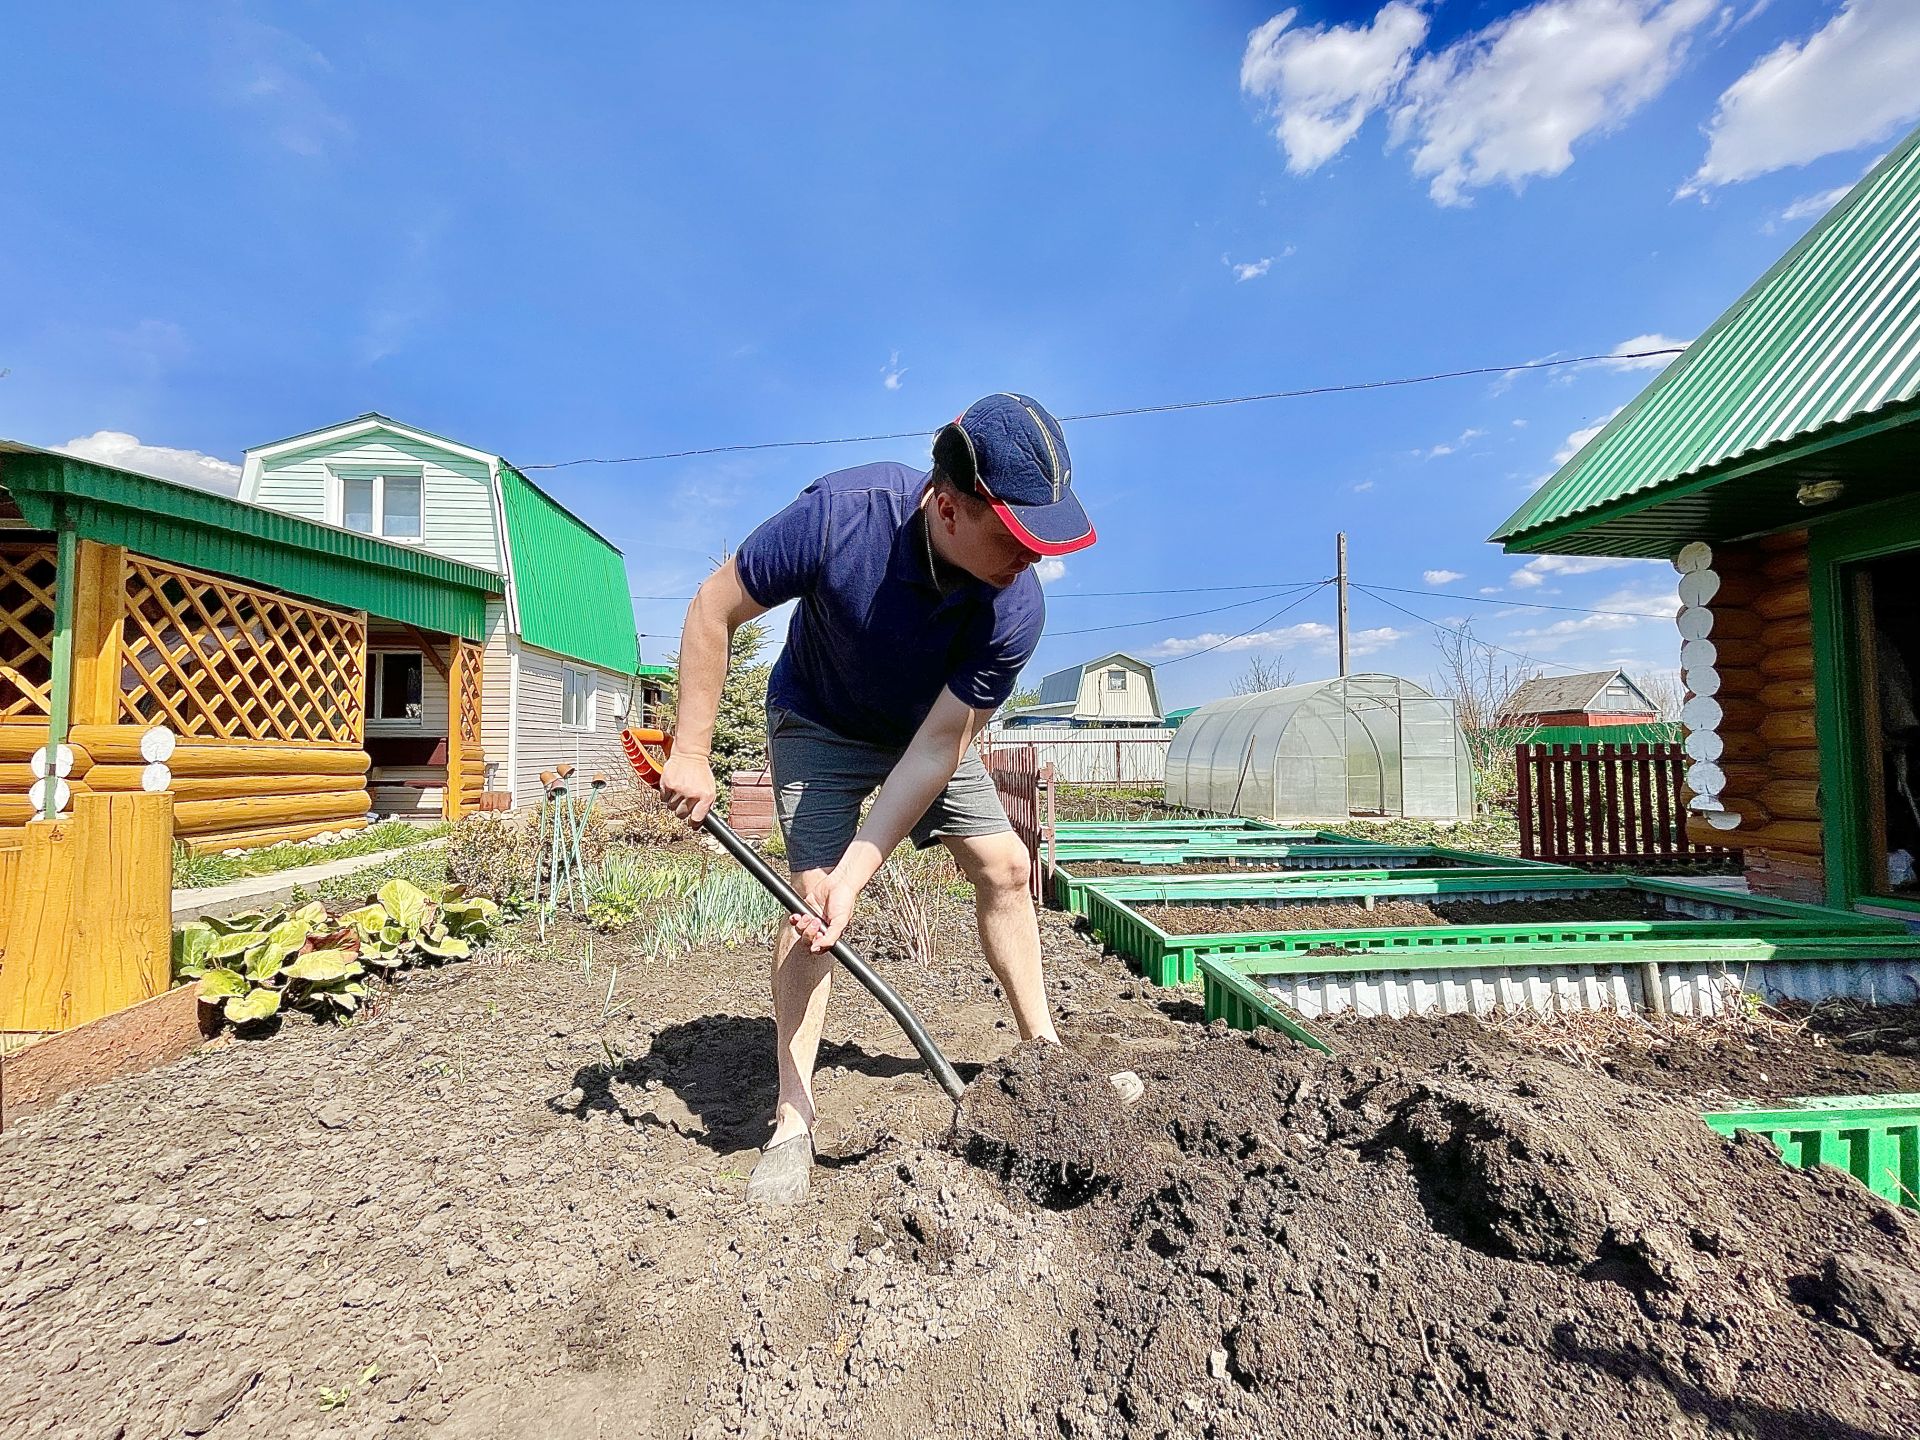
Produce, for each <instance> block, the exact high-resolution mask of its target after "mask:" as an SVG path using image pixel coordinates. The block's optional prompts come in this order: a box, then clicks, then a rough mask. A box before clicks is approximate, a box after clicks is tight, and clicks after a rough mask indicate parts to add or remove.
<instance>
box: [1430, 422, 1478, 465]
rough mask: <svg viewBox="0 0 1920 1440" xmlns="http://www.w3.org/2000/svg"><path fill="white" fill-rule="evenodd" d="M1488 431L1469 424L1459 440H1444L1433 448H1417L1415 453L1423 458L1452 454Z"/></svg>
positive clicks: (1433, 458)
mask: <svg viewBox="0 0 1920 1440" xmlns="http://www.w3.org/2000/svg"><path fill="white" fill-rule="evenodd" d="M1486 433H1487V432H1486V431H1484V430H1476V429H1474V428H1472V427H1471V426H1469V427H1468V428H1467V429H1465V430H1462V431H1461V432H1460V437H1459V438H1458V439H1457V440H1442V441H1441V442H1440V443H1439V444H1438V445H1435V446H1434V447H1433V448H1432V449H1431V450H1416V451H1414V452H1413V453H1414V455H1415V456H1417V457H1418V458H1420V459H1422V460H1437V459H1439V458H1440V457H1441V456H1442V455H1451V454H1453V452H1454V451H1456V450H1460V449H1464V448H1465V447H1466V446H1468V445H1471V444H1472V443H1473V442H1474V441H1475V440H1478V439H1480V438H1481V437H1482V436H1484V435H1485V434H1486Z"/></svg>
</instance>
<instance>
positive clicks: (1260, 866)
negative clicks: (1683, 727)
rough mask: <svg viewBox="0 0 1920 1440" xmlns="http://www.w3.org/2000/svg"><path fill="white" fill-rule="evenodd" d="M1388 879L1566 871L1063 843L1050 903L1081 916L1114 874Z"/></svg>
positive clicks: (1397, 850)
mask: <svg viewBox="0 0 1920 1440" xmlns="http://www.w3.org/2000/svg"><path fill="white" fill-rule="evenodd" d="M1330 871H1333V872H1338V874H1339V876H1340V877H1341V878H1343V879H1382V880H1384V879H1388V878H1390V877H1391V876H1392V875H1395V874H1418V873H1422V872H1435V871H1438V872H1445V873H1449V874H1460V875H1465V874H1472V875H1476V876H1485V877H1489V878H1491V877H1493V876H1499V875H1525V874H1537V873H1540V872H1543V871H1544V872H1546V873H1567V872H1566V870H1565V867H1563V866H1558V865H1549V864H1547V863H1546V862H1545V861H1540V860H1520V859H1516V858H1515V857H1513V856H1510V855H1489V854H1484V853H1482V852H1480V851H1477V850H1453V849H1449V848H1447V847H1445V846H1440V845H1357V844H1334V843H1324V844H1323V843H1309V844H1271V843H1246V844H1241V845H1236V846H1231V847H1216V846H1214V845H1212V844H1209V843H1199V844H1196V845H1193V846H1138V847H1134V846H1129V847H1124V848H1118V847H1116V848H1112V849H1108V848H1104V847H1099V846H1087V845H1062V846H1060V847H1059V849H1058V850H1057V851H1056V852H1055V858H1054V866H1053V896H1054V903H1055V904H1057V905H1058V906H1059V907H1060V908H1061V909H1063V910H1066V911H1067V912H1068V913H1070V914H1074V915H1084V914H1086V913H1087V909H1086V889H1087V887H1088V886H1089V885H1093V884H1096V883H1097V884H1104V883H1106V882H1107V881H1109V880H1114V879H1148V880H1157V879H1184V878H1186V877H1189V876H1195V875H1225V874H1235V875H1237V874H1272V875H1278V874H1285V875H1290V876H1292V877H1294V878H1295V879H1307V878H1329V877H1328V872H1330Z"/></svg>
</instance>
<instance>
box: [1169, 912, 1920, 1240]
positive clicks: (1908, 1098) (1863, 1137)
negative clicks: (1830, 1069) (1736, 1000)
mask: <svg viewBox="0 0 1920 1440" xmlns="http://www.w3.org/2000/svg"><path fill="white" fill-rule="evenodd" d="M1852 943H1862V942H1860V941H1857V940H1856V941H1854V942H1852ZM1545 948H1546V947H1543V950H1542V952H1540V955H1543V954H1544V952H1545ZM1553 948H1559V947H1553ZM1568 948H1573V947H1568ZM1662 948H1666V947H1664V946H1663V947H1662ZM1680 948H1685V949H1687V950H1689V951H1690V952H1691V953H1692V955H1693V957H1694V958H1696V959H1697V958H1698V954H1699V949H1700V947H1698V946H1687V947H1680ZM1769 948H1771V947H1769ZM1917 948H1920V945H1917ZM1635 953H1636V955H1637V954H1638V953H1639V952H1638V951H1637V950H1636V952H1635ZM1540 955H1535V956H1533V957H1531V958H1540ZM1317 958H1318V957H1316V959H1317ZM1597 958H1598V957H1597V956H1591V957H1589V959H1588V960H1587V961H1583V962H1581V963H1594V962H1595V961H1597ZM1616 959H1617V957H1616ZM1256 963H1258V962H1255V961H1227V960H1222V959H1219V958H1218V957H1215V956H1204V957H1202V958H1201V961H1200V969H1201V974H1202V976H1203V978H1204V980H1205V1010H1206V1017H1207V1019H1208V1020H1209V1021H1213V1020H1225V1021H1226V1022H1227V1023H1228V1024H1229V1025H1231V1026H1233V1027H1234V1028H1235V1029H1236V1030H1254V1029H1258V1028H1261V1027H1265V1028H1268V1029H1272V1030H1278V1031H1280V1032H1282V1033H1283V1034H1285V1035H1288V1036H1290V1037H1292V1038H1293V1039H1294V1040H1296V1041H1298V1042H1299V1043H1300V1044H1302V1045H1305V1046H1308V1047H1309V1048H1311V1049H1314V1050H1318V1051H1320V1052H1322V1053H1323V1054H1327V1055H1331V1054H1333V1053H1334V1051H1333V1046H1332V1045H1331V1044H1329V1043H1328V1042H1327V1041H1326V1040H1324V1039H1323V1038H1321V1037H1320V1036H1319V1035H1317V1034H1315V1033H1314V1031H1313V1030H1312V1028H1311V1027H1309V1026H1308V1025H1307V1024H1306V1023H1305V1022H1303V1021H1301V1020H1297V1019H1295V1018H1294V1017H1293V1016H1291V1015H1289V1014H1288V1013H1287V1012H1286V1011H1285V1010H1284V1009H1283V1008H1281V1006H1280V1005H1278V1004H1277V1003H1275V1001H1274V999H1273V997H1272V996H1270V995H1269V994H1268V993H1267V992H1266V991H1265V990H1263V989H1262V988H1261V987H1260V986H1259V985H1256V984H1255V983H1254V982H1253V981H1252V980H1251V979H1249V978H1248V977H1247V975H1246V974H1245V973H1243V971H1242V968H1241V967H1246V968H1251V967H1252V966H1253V965H1255V964H1256ZM1295 963H1297V964H1298V965H1299V966H1300V967H1301V968H1302V969H1304V968H1306V967H1307V966H1308V965H1309V964H1312V963H1314V962H1311V961H1307V960H1301V961H1298V962H1295ZM1420 963H1422V964H1433V965H1438V964H1444V963H1447V962H1446V960H1445V958H1444V957H1441V956H1430V957H1421V961H1420ZM1474 963H1476V964H1487V965H1493V964H1498V963H1500V962H1499V961H1498V960H1497V959H1496V958H1494V957H1486V958H1485V959H1483V960H1479V961H1476V962H1474ZM1268 973H1272V972H1270V971H1269V972H1268ZM1700 1118H1701V1119H1702V1120H1704V1121H1705V1122H1706V1123H1707V1125H1708V1126H1709V1127H1710V1128H1712V1129H1714V1130H1716V1131H1718V1132H1719V1133H1720V1134H1722V1135H1727V1136H1731V1135H1733V1134H1734V1133H1735V1132H1736V1131H1739V1130H1752V1131H1755V1132H1757V1133H1759V1134H1761V1135H1764V1136H1766V1137H1767V1139H1768V1140H1770V1141H1772V1142H1773V1146H1774V1149H1776V1150H1777V1151H1779V1152H1780V1158H1781V1159H1783V1160H1784V1161H1786V1163H1787V1164H1789V1165H1794V1166H1798V1167H1799V1168H1801V1169H1812V1168H1813V1167H1814V1166H1815V1165H1831V1166H1833V1167H1834V1168H1835V1169H1838V1170H1844V1171H1846V1172H1847V1174H1849V1175H1851V1176H1853V1178H1854V1179H1856V1180H1858V1181H1859V1182H1860V1183H1861V1184H1862V1185H1864V1186H1866V1187H1867V1189H1869V1190H1871V1191H1872V1192H1873V1193H1874V1194H1876V1195H1878V1196H1879V1197H1880V1198H1881V1199H1882V1200H1885V1201H1887V1202H1889V1203H1890V1204H1894V1205H1902V1206H1905V1207H1906V1208H1907V1209H1910V1210H1920V1095H1828V1096H1811V1097H1808V1098H1806V1099H1800V1100H1787V1101H1774V1102H1771V1103H1769V1104H1767V1105H1764V1106H1758V1105H1756V1106H1751V1107H1749V1106H1742V1107H1740V1108H1738V1109H1734V1110H1709V1111H1706V1112H1703V1113H1702V1115H1701V1117H1700Z"/></svg>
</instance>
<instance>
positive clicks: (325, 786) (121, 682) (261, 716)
mask: <svg viewBox="0 0 1920 1440" xmlns="http://www.w3.org/2000/svg"><path fill="white" fill-rule="evenodd" d="M503 593H504V586H503V583H502V580H501V578H500V576H499V575H497V574H496V573H494V571H492V570H491V569H487V568H482V567H480V566H476V565H471V564H467V563H464V562H462V561H459V560H455V559H450V558H447V557H445V556H442V555H437V554H433V553H430V552H428V551H426V550H423V549H420V548H418V547H414V546H407V545H399V544H394V543H390V542H388V541H384V540H381V539H378V538H375V537H372V536H368V535H364V534H357V533H354V532H353V531H351V530H346V529H342V528H339V527H336V526H331V525H327V524H324V523H321V522H318V521H314V520H308V519H302V518H298V517H295V516H291V515H286V514H281V513H278V512H276V511H273V510H266V509H262V508H260V507H258V506H253V505H247V504H243V503H242V502H240V501H237V500H233V499H229V498H227V497H225V496H221V495H215V494H211V493H209V492H207V491H204V490H198V489H194V488H192V487H189V486H184V485H176V484H171V483H169V482H167V481H164V480H156V479H152V478H150V477H148V476H145V475H135V474H131V473H129V472H127V471H123V470H117V469H114V468H112V467H110V466H106V465H100V464H96V463H93V462H91V461H87V460H81V459H78V458H76V457H74V456H70V455H61V454H56V453H52V452H48V451H45V450H40V449H36V448H35V447H32V446H28V445H21V444H17V443H15V442H11V441H0V855H4V852H6V851H8V850H10V849H13V848H15V847H17V846H18V845H19V844H20V843H21V834H22V827H23V826H24V825H25V824H26V822H27V820H28V819H29V817H30V816H35V815H45V814H48V813H49V812H51V813H54V814H58V813H59V812H62V811H65V810H66V809H67V808H68V807H69V806H70V805H71V804H72V803H73V802H74V801H75V799H76V797H80V796H85V795H87V794H91V793H101V794H118V793H126V792H132V793H142V792H160V793H166V794H170V795H172V797H173V806H172V814H173V829H174V833H176V834H177V835H178V836H179V837H180V838H181V839H182V840H184V841H186V842H187V843H188V844H189V845H190V846H191V847H193V848H196V849H221V848H226V847H228V846H244V845H255V844H266V843H270V842H272V841H276V840H288V839H300V838H304V837H306V836H309V835H313V834H316V833H319V832H321V831H327V830H341V829H351V828H355V827H357V826H359V825H362V824H364V823H365V819H366V816H367V812H368V809H369V804H370V798H371V797H370V792H369V790H368V775H369V771H370V768H371V763H372V762H371V756H370V755H369V753H368V748H367V741H368V724H367V715H366V703H365V702H366V694H367V676H368V674H369V667H370V649H371V641H372V638H373V637H374V636H377V635H379V634H383V633H397V634H405V635H407V636H409V637H413V638H414V639H415V640H416V643H418V644H419V645H420V646H421V647H422V648H423V649H425V650H431V652H432V653H433V656H434V659H435V664H436V673H438V671H439V670H440V669H444V672H445V677H444V678H445V685H446V690H447V693H449V694H450V695H452V696H453V697H455V699H454V702H453V704H452V713H453V717H454V723H453V724H451V725H450V726H448V727H447V728H446V730H445V734H446V745H445V749H444V750H443V751H442V752H441V755H440V759H439V761H438V769H437V771H436V772H435V784H436V787H437V789H438V792H439V793H440V795H442V796H443V797H444V800H443V808H444V812H445V813H447V814H449V815H456V814H458V813H460V812H461V811H462V810H463V809H466V808H470V807H471V806H474V805H477V804H478V803H480V797H481V794H482V792H483V790H484V789H485V775H486V769H487V765H488V763H489V757H488V752H487V742H486V738H485V735H484V733H483V728H482V721H483V716H484V708H483V705H484V699H485V693H484V692H485V688H486V671H485V646H486V643H487V640H488V637H489V630H488V624H489V616H490V615H492V614H494V613H495V612H496V611H497V609H498V607H499V604H500V601H501V599H502V596H503ZM50 742H51V743H52V744H53V745H54V746H56V747H57V746H59V745H61V744H65V745H66V746H67V747H68V748H67V750H66V751H64V752H63V751H61V750H59V749H57V748H56V749H54V750H53V752H52V754H53V757H54V760H53V768H54V769H55V770H56V771H64V772H65V773H64V774H61V773H56V774H55V775H53V776H51V777H46V778H48V779H49V781H50V783H48V784H46V785H43V786H42V787H41V790H40V796H41V802H42V803H40V804H37V805H36V804H35V803H33V800H32V798H31V795H30V791H31V787H32V786H33V782H34V781H35V780H36V779H39V778H42V777H40V776H37V775H36V774H35V773H34V771H33V769H31V768H30V767H31V766H32V765H33V763H34V757H35V753H36V751H41V750H44V749H46V748H47V747H48V746H49V744H50ZM41 768H46V767H45V766H44V765H43V766H42V767H41Z"/></svg>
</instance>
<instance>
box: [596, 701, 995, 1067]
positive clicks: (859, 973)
mask: <svg viewBox="0 0 1920 1440" xmlns="http://www.w3.org/2000/svg"><path fill="white" fill-rule="evenodd" d="M620 744H621V745H622V746H623V747H624V748H625V750H626V752H627V759H628V760H629V761H630V762H631V763H632V765H633V769H634V773H635V774H637V775H638V776H639V777H640V778H641V779H642V780H643V781H645V782H646V783H647V784H648V785H651V786H652V787H653V788H654V789H655V790H658V789H659V788H660V776H661V767H660V764H659V762H657V761H656V760H655V759H654V758H653V756H652V755H651V754H650V753H649V752H648V751H647V748H646V747H647V746H649V745H657V746H659V747H660V751H661V754H662V755H663V756H664V755H666V754H667V753H669V752H671V750H672V748H673V741H672V738H671V737H670V736H668V735H667V734H666V733H665V732H664V731H661V730H623V731H622V732H621V734H620ZM700 828H701V829H702V830H705V831H706V832H707V834H709V835H711V836H712V837H713V838H714V839H715V840H717V841H719V842H720V847H721V848H722V849H723V850H725V851H726V852H727V853H728V854H729V855H731V856H732V857H733V858H734V859H735V860H737V861H739V862H740V864H741V865H742V866H744V867H745V868H746V871H747V873H748V874H749V875H751V876H753V878H754V879H755V880H757V881H759V882H760V884H761V886H762V887H763V888H764V889H765V890H766V891H767V893H768V894H769V895H771V896H773V898H774V899H776V900H778V901H779V902H780V903H781V904H782V905H784V906H785V907H786V913H787V914H789V915H813V916H816V917H818V918H824V917H821V916H820V913H819V911H817V910H815V909H814V908H813V907H812V906H811V905H809V904H807V902H806V901H805V900H803V899H801V898H800V895H799V892H797V891H796V890H795V889H794V888H793V886H791V885H789V884H788V883H787V882H786V881H785V880H783V879H782V878H781V877H780V875H779V874H778V873H777V872H776V871H775V870H774V869H773V867H772V866H770V865H769V864H767V862H766V860H765V859H763V858H762V857H761V855H760V854H759V852H757V851H756V850H755V849H754V848H753V847H752V846H751V845H749V844H747V842H746V841H744V840H742V839H741V838H740V836H739V835H738V834H737V833H735V831H734V828H733V827H732V826H731V825H729V824H727V822H726V821H724V820H722V819H721V818H720V817H719V816H718V815H714V814H711V813H709V814H708V815H707V817H706V818H705V819H704V820H702V821H701V822H700ZM575 863H576V864H577V863H578V862H577V860H576V862H575ZM831 954H832V955H833V958H834V959H836V960H838V961H839V962H840V963H841V964H842V965H844V966H845V967H846V968H847V969H848V970H850V971H851V972H852V973H853V978H854V979H856V980H858V981H859V982H860V983H861V984H862V985H864V986H866V987H867V990H868V991H869V992H870V993H871V994H872V995H873V998H874V999H876V1000H878V1001H879V1002H880V1004H881V1005H882V1006H883V1007H884V1008H885V1009H886V1012H887V1013H888V1014H889V1015H891V1016H893V1018H894V1019H895V1020H896V1021H897V1022H899V1025H900V1028H901V1029H902V1030H904V1031H905V1032H906V1035H907V1039H909V1040H911V1041H912V1042H913V1048H914V1049H915V1050H917V1051H919V1052H920V1058H921V1059H922V1060H924V1061H926V1063H927V1068H928V1069H929V1070H931V1071H932V1072H933V1078H934V1079H935V1081H937V1082H938V1083H939V1086H940V1088H941V1089H942V1090H944V1091H946V1092H947V1095H948V1097H949V1098H950V1099H952V1101H953V1102H954V1104H956V1105H958V1104H959V1103H960V1096H961V1094H962V1092H963V1091H964V1089H965V1087H964V1086H962V1085H961V1083H960V1077H959V1076H958V1075H956V1074H955V1073H954V1069H953V1066H952V1065H951V1064H949V1063H948V1061H947V1057H946V1056H945V1055H942V1054H941V1053H940V1047H939V1046H938V1045H936V1044H934V1043H933V1037H932V1036H930V1035H929V1034H927V1031H926V1027H924V1026H923V1025H921V1023H920V1021H919V1018H918V1017H917V1016H915V1015H914V1013H913V1011H911V1010H909V1009H908V1008H907V1003H906V1001H904V1000H902V999H901V998H900V997H899V995H897V994H896V993H895V992H894V989H893V987H892V986H890V985H889V984H887V982H886V981H884V980H882V979H881V978H880V977H879V976H878V975H877V974H875V973H874V971H873V969H872V967H871V966H869V965H868V964H867V962H866V961H864V960H862V959H861V958H860V957H859V956H858V955H856V954H855V953H854V952H853V950H852V948H851V947H850V946H849V945H848V944H847V943H846V942H845V941H844V940H841V941H835V942H834V945H833V949H832V951H831Z"/></svg>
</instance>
